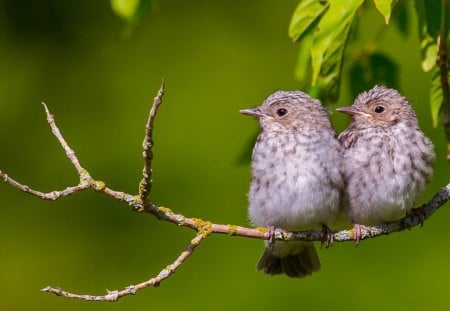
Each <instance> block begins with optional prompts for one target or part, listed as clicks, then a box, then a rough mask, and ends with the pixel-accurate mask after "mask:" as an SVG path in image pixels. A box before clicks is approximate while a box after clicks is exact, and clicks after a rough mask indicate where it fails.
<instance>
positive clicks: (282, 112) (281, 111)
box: [277, 108, 288, 117]
mask: <svg viewBox="0 0 450 311" xmlns="http://www.w3.org/2000/svg"><path fill="white" fill-rule="evenodd" d="M287 112H288V111H287V109H284V108H280V109H278V110H277V115H278V116H280V117H282V116H284V115H285V114H286V113H287Z"/></svg>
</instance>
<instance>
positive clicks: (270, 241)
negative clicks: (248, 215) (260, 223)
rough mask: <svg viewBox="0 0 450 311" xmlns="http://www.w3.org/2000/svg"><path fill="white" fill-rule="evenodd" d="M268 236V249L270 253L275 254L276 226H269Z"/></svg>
mask: <svg viewBox="0 0 450 311" xmlns="http://www.w3.org/2000/svg"><path fill="white" fill-rule="evenodd" d="M267 234H268V235H269V238H268V240H267V241H268V247H269V249H270V251H271V252H272V253H273V251H274V248H275V226H269V227H267Z"/></svg>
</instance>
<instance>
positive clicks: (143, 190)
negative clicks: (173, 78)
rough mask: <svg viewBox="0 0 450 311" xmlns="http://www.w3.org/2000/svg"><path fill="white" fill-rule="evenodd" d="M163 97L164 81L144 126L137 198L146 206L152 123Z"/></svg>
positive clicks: (150, 170) (149, 174) (149, 181)
mask: <svg viewBox="0 0 450 311" xmlns="http://www.w3.org/2000/svg"><path fill="white" fill-rule="evenodd" d="M163 96H164V81H163V82H162V84H161V87H160V88H159V91H158V94H157V95H156V97H155V99H154V100H153V105H152V108H151V109H150V113H149V115H148V119H147V124H146V125H145V137H144V142H143V143H142V147H143V148H144V151H143V156H144V161H145V164H144V169H143V170H142V175H143V177H142V180H141V182H140V184H139V196H140V197H141V200H142V202H144V204H148V196H149V195H150V191H151V190H152V160H153V151H152V148H153V122H154V121H155V117H156V113H157V112H158V108H159V106H160V105H161V103H162V98H163Z"/></svg>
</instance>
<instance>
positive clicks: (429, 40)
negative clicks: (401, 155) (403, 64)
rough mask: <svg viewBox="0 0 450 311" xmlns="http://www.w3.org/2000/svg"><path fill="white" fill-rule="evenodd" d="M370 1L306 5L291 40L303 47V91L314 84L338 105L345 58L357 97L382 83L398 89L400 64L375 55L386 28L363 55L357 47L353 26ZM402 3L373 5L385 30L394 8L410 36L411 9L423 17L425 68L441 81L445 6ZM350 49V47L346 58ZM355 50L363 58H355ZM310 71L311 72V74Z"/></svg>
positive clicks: (433, 98) (430, 0)
mask: <svg viewBox="0 0 450 311" xmlns="http://www.w3.org/2000/svg"><path fill="white" fill-rule="evenodd" d="M367 2H369V1H366V3H364V4H365V5H363V1H362V0H352V1H345V0H342V1H341V0H336V1H316V0H302V1H300V3H299V4H298V6H297V8H296V10H295V11H294V14H293V16H292V18H291V24H290V28H289V36H290V37H291V38H292V39H293V40H294V42H299V43H300V52H299V58H298V64H297V68H298V69H297V72H302V74H297V77H298V78H299V80H300V83H301V85H302V87H303V88H307V87H308V86H309V85H312V86H317V87H318V88H319V92H318V95H319V96H320V97H321V98H322V99H323V100H324V101H325V102H330V101H331V102H335V101H336V100H337V99H338V96H339V89H340V87H339V85H340V80H341V79H342V77H343V75H342V74H341V71H342V67H343V65H344V61H345V60H346V59H347V62H348V63H350V68H351V69H350V78H351V80H352V83H351V87H352V91H353V92H354V93H356V91H358V92H359V91H361V90H366V89H369V88H371V87H372V86H373V85H374V84H379V83H380V84H387V85H388V86H391V87H394V88H398V83H397V79H396V76H397V75H398V66H397V64H396V62H395V61H393V60H391V59H389V58H387V57H385V56H383V55H380V54H378V53H377V52H376V48H377V45H378V41H379V39H380V37H381V35H382V32H384V31H387V30H388V27H383V28H381V29H382V32H381V33H378V34H377V37H376V38H375V39H374V40H371V41H370V39H369V43H368V44H367V46H366V48H365V49H363V50H361V49H360V47H357V46H355V45H352V36H351V34H350V32H351V29H352V28H353V31H358V27H357V26H356V27H352V26H353V24H354V23H355V17H356V19H358V18H365V17H364V16H365V14H364V12H362V13H360V14H359V16H358V14H357V13H358V12H357V11H358V10H362V11H367V10H368V8H369V5H368V4H367ZM397 2H398V1H397V0H373V3H374V4H375V7H376V8H377V10H378V11H379V12H380V13H381V14H382V15H383V17H384V22H385V24H386V25H388V24H389V22H390V18H391V13H392V10H393V9H394V7H395V9H396V10H398V11H399V12H400V13H399V14H394V20H396V21H397V24H398V25H399V28H400V30H402V32H404V33H405V34H406V30H407V29H408V27H407V26H406V23H407V22H408V21H407V18H406V17H407V16H408V14H407V12H406V10H407V9H410V10H413V9H414V10H413V11H414V13H410V14H416V15H417V16H418V21H419V36H420V40H421V43H420V51H421V55H422V68H423V70H424V71H425V72H428V71H431V70H433V71H434V73H433V74H432V76H433V77H436V79H439V76H438V75H437V74H436V73H437V71H438V68H436V57H437V37H438V35H439V30H440V19H439V16H441V12H442V8H441V1H440V0H415V1H414V3H415V7H414V8H413V6H411V5H410V2H411V1H401V2H399V3H397ZM397 4H398V5H397ZM447 9H448V7H447ZM356 23H357V21H356ZM367 39H368V38H366V40H367ZM346 47H348V48H347V51H346V52H345V53H344V50H345V49H346ZM355 51H357V52H358V55H355ZM351 55H353V56H356V60H355V59H354V58H352V57H350V56H351ZM309 67H311V68H312V70H309V69H308V68H309ZM362 71H363V72H364V74H362ZM387 71H390V72H391V73H392V77H389V76H390V74H389V73H388V72H387ZM361 77H362V79H361ZM436 83H438V81H437V80H435V79H433V80H432V82H431V85H432V86H431V87H430V89H431V93H430V106H431V111H432V118H433V124H434V126H435V127H436V126H437V124H438V118H439V111H440V106H441V105H442V90H441V89H439V88H437V87H435V86H436ZM439 93H440V94H439ZM356 94H357V93H356ZM356 94H355V95H356Z"/></svg>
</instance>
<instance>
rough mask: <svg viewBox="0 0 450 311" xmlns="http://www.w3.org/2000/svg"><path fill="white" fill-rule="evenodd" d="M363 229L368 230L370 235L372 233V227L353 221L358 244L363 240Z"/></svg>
mask: <svg viewBox="0 0 450 311" xmlns="http://www.w3.org/2000/svg"><path fill="white" fill-rule="evenodd" d="M362 230H365V231H367V233H368V234H369V235H372V229H371V228H370V227H367V226H364V225H360V224H357V223H353V234H354V239H355V242H356V246H358V245H359V241H361V236H362V232H361V231H362Z"/></svg>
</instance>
